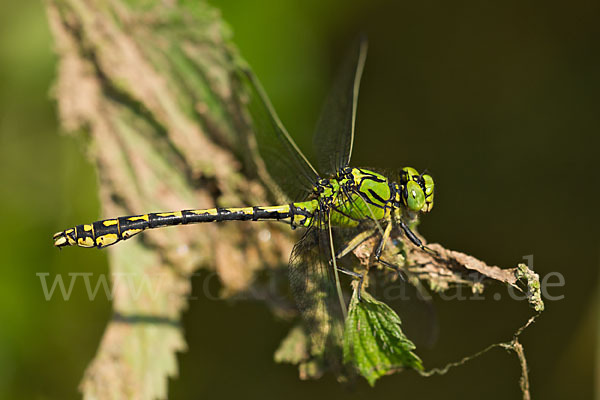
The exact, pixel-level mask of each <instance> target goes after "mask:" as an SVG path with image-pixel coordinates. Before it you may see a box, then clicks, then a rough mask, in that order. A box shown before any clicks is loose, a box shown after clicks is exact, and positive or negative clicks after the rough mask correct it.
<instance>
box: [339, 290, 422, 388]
mask: <svg viewBox="0 0 600 400" xmlns="http://www.w3.org/2000/svg"><path fill="white" fill-rule="evenodd" d="M361 296H362V300H360V301H359V300H358V296H357V292H356V291H355V292H354V295H353V297H352V301H351V302H350V309H349V310H348V317H347V318H346V327H345V331H344V362H345V363H349V364H352V365H354V367H356V368H357V369H358V371H359V372H360V374H361V375H362V376H363V377H365V379H366V380H367V381H368V382H369V384H370V385H371V386H373V385H374V384H375V381H376V380H377V379H379V378H380V377H382V376H383V375H387V374H390V373H393V372H396V371H398V370H401V369H405V368H411V369H415V370H418V371H422V370H423V364H422V362H421V359H420V358H419V357H418V356H417V355H416V354H415V353H413V351H412V350H414V349H415V345H414V344H413V343H412V342H411V341H410V340H409V339H408V338H407V337H406V336H405V335H404V333H403V332H402V329H400V325H401V321H400V317H398V314H396V313H395V312H394V310H392V309H391V308H390V307H388V306H387V305H386V304H384V303H382V302H380V301H377V300H376V299H375V298H373V297H372V296H371V295H369V294H368V293H367V292H366V291H362V293H361Z"/></svg>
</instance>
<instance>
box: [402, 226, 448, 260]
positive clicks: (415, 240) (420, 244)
mask: <svg viewBox="0 0 600 400" xmlns="http://www.w3.org/2000/svg"><path fill="white" fill-rule="evenodd" d="M400 227H401V228H402V230H403V231H404V233H405V234H406V237H407V238H408V240H410V241H411V242H413V244H414V245H415V246H417V247H419V248H420V249H421V250H423V251H425V252H427V253H429V254H431V255H434V256H438V255H439V254H438V253H437V251H434V250H431V249H430V248H429V247H427V246H425V245H424V244H423V242H422V241H421V239H419V238H418V237H417V235H415V234H414V232H413V231H411V230H410V228H409V227H408V225H406V224H405V223H404V221H402V220H400Z"/></svg>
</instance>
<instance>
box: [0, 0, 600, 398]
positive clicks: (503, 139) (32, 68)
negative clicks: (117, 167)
mask: <svg viewBox="0 0 600 400" xmlns="http://www.w3.org/2000/svg"><path fill="white" fill-rule="evenodd" d="M211 4H213V5H214V6H216V7H218V8H220V9H222V12H223V16H224V18H225V20H226V21H228V22H229V24H230V25H231V27H232V29H233V30H234V32H235V42H236V44H237V45H238V46H239V48H240V50H241V52H242V54H243V55H244V56H245V57H246V59H247V60H248V61H249V62H250V64H251V65H252V66H253V67H254V69H255V71H256V73H257V75H258V76H259V77H260V79H261V80H262V81H263V83H264V85H265V87H266V90H267V92H268V93H269V95H270V97H271V99H272V101H273V103H274V104H275V107H276V109H277V110H278V112H279V115H280V116H281V118H282V120H283V121H284V123H285V124H286V126H287V127H288V129H289V130H290V132H291V133H292V135H293V136H294V137H295V138H297V139H298V142H299V144H300V147H302V148H304V149H310V148H311V137H310V136H311V131H312V128H313V126H314V121H315V120H316V117H317V114H318V111H319V108H320V104H321V100H322V98H323V96H324V95H325V93H326V91H327V88H328V82H330V79H331V76H332V74H333V71H334V70H335V66H336V62H337V60H338V59H339V57H340V55H341V54H342V53H343V51H344V50H345V48H346V46H347V45H348V44H349V43H350V41H351V40H352V39H353V38H354V37H355V34H356V32H358V31H363V32H366V33H367V35H368V37H369V42H370V49H369V57H368V60H367V65H366V70H365V75H364V78H363V85H362V89H361V96H360V101H359V110H358V121H357V124H358V125H357V136H356V143H355V151H354V156H353V160H352V161H353V165H360V166H377V167H383V168H398V167H401V166H404V165H412V166H414V167H416V168H418V169H425V168H427V169H428V170H429V171H430V172H431V174H432V175H433V176H434V178H435V180H436V190H437V192H436V206H435V208H434V210H433V212H432V213H431V214H430V215H427V216H426V217H425V218H424V219H423V223H422V225H421V228H420V231H421V232H422V233H423V234H424V235H425V237H427V238H428V240H430V241H434V242H440V243H443V244H444V245H446V246H447V247H449V248H452V249H456V250H461V251H464V252H466V253H469V254H472V255H474V256H476V257H478V258H481V259H483V260H485V261H487V262H489V263H491V264H497V265H500V266H502V267H512V266H514V265H516V264H517V263H518V262H521V261H523V257H526V256H528V255H533V257H534V259H533V260H534V261H533V262H534V267H535V270H536V271H537V272H538V273H540V274H541V275H544V274H547V273H550V272H553V271H558V272H560V273H561V274H562V275H563V276H564V279H565V285H564V287H552V288H550V289H549V293H550V294H551V295H555V296H558V295H564V299H563V300H561V301H547V304H546V307H547V310H546V312H545V313H544V314H543V315H542V317H541V318H540V319H539V320H538V322H537V323H536V324H535V325H534V326H533V327H531V328H530V329H529V330H528V331H527V332H526V333H525V334H524V336H523V337H522V342H523V344H524V345H525V350H526V354H527V357H528V361H529V367H530V379H531V385H532V388H531V389H532V394H533V396H534V398H538V399H562V398H567V397H568V398H576V399H586V398H592V397H593V394H594V386H595V382H596V381H597V372H595V369H594V364H595V358H596V354H597V344H596V339H597V327H598V322H597V314H598V306H597V300H598V266H599V258H600V251H599V237H600V235H599V228H598V226H599V224H598V223H599V222H600V221H599V218H598V211H597V210H598V200H599V196H598V194H599V189H598V187H599V185H598V184H599V179H598V172H600V171H599V168H598V166H599V164H598V153H599V140H598V137H599V134H600V130H599V128H600V112H599V111H600V100H599V99H600V96H599V93H600V78H599V71H600V51H598V43H600V24H599V23H598V20H599V19H598V17H599V16H600V3H598V2H594V1H581V0H576V1H573V2H569V3H568V6H567V3H564V2H557V1H556V2H539V1H534V2H522V1H516V0H510V1H505V2H478V1H471V2H460V1H459V2H443V1H434V2H400V1H383V0H372V1H362V2H361V1H348V0H345V1H341V0H335V1H331V0H330V1H326V2H325V1H316V0H287V1H267V0H259V1H249V0H236V1H226V0H213V1H212V2H211ZM55 63H56V58H55V56H54V55H53V53H52V42H51V37H50V33H49V29H48V26H47V22H46V17H45V13H44V8H43V4H42V3H39V2H2V3H1V4H0V166H1V167H0V178H1V179H0V181H1V183H2V196H0V221H1V223H2V229H1V230H0V235H1V236H0V246H1V250H2V260H3V265H2V272H3V274H2V279H0V398H2V399H22V398H31V399H72V398H78V397H79V394H78V391H77V385H78V382H79V381H80V379H81V377H82V373H83V371H84V369H85V367H86V365H87V364H88V363H89V361H90V360H91V358H92V357H93V356H94V353H95V349H96V347H97V345H98V342H99V340H100V338H101V335H102V332H103V329H104V327H105V324H106V322H107V319H108V318H109V315H110V304H109V303H108V301H107V300H106V299H104V298H103V297H102V296H99V297H98V298H97V299H96V300H94V301H90V300H88V298H87V295H86V293H85V288H84V287H83V285H75V288H74V290H73V294H72V297H71V300H70V301H64V300H62V299H61V298H59V297H58V296H55V297H54V298H53V300H52V301H48V302H47V301H45V300H44V295H43V292H42V289H41V285H40V279H39V278H38V277H37V276H36V273H38V272H44V273H50V276H51V277H53V276H54V275H55V274H57V273H63V274H66V273H68V272H72V271H77V272H85V271H88V272H93V273H94V274H100V273H107V259H106V256H105V254H103V253H102V252H96V251H77V250H75V251H66V252H58V251H56V250H55V249H54V248H53V247H52V242H51V239H50V237H51V236H50V235H51V234H52V233H54V232H55V231H57V230H59V229H62V228H64V227H65V226H69V225H73V224H74V223H76V222H85V221H90V220H93V219H96V218H97V217H99V215H98V214H99V212H98V210H99V204H98V200H97V198H96V176H95V173H94V170H93V168H92V166H91V165H90V164H89V163H88V162H87V161H86V159H85V156H84V154H83V153H82V148H83V146H82V145H81V143H79V142H78V141H76V140H73V139H71V138H67V137H65V136H60V135H59V128H58V126H57V116H56V110H55V103H54V102H53V100H52V99H51V96H50V93H51V87H52V82H53V79H54V73H55ZM140 211H143V210H140ZM553 282H556V280H554V281H553ZM200 289H201V288H199V287H195V289H194V290H195V292H196V294H197V295H198V296H199V297H200V299H199V300H196V301H192V302H191V305H190V309H189V310H188V311H187V313H186V314H185V316H184V326H185V330H186V338H187V340H188V343H189V346H190V350H189V351H188V352H187V353H185V354H182V355H180V356H179V360H180V367H181V371H180V378H179V379H177V380H174V381H172V382H171V387H170V393H171V396H170V397H171V398H177V399H179V398H200V397H215V396H216V397H217V398H232V397H233V396H237V397H239V396H243V398H245V399H253V398H261V399H264V398H280V397H282V396H286V398H288V399H293V398H294V399H295V398H298V399H305V398H332V396H333V397H335V398H337V397H339V396H344V397H346V398H362V397H366V396H369V398H372V399H376V398H393V397H402V398H413V397H417V396H418V397H419V398H441V397H444V398H461V399H481V398H487V399H507V398H519V396H520V395H519V390H518V385H517V381H518V377H519V373H520V371H519V367H518V363H517V360H516V358H514V357H513V356H509V355H507V354H504V353H503V352H502V351H498V350H496V351H493V352H491V353H489V354H487V355H485V356H483V357H482V358H479V359H477V360H475V361H473V362H471V363H469V364H467V365H466V366H463V367H460V368H457V369H454V370H451V371H450V372H449V373H448V374H447V375H445V376H441V377H433V378H429V379H423V378H420V377H418V376H417V375H416V374H414V373H410V372H407V373H403V374H399V375H394V376H391V377H386V378H383V379H382V380H381V381H380V382H378V384H377V386H376V387H375V388H374V389H371V388H369V387H368V385H367V384H366V383H365V382H364V381H361V382H358V384H357V385H356V386H355V387H354V388H353V389H351V390H347V389H345V388H343V387H341V386H339V385H337V384H336V383H335V382H334V379H333V378H332V377H330V376H327V377H325V378H323V379H321V380H320V381H316V382H301V381H299V380H298V378H297V371H296V369H295V368H294V367H291V366H288V365H278V364H275V363H274V362H273V360H272V358H273V356H272V355H273V352H274V350H275V349H276V347H277V345H278V343H279V341H280V340H281V339H282V337H283V336H284V335H285V333H286V331H287V329H288V328H289V326H288V324H287V323H284V322H282V321H278V320H276V319H274V318H273V316H272V315H271V314H270V313H269V311H268V310H267V309H266V308H265V307H264V306H262V305H261V304H258V303H238V304H227V303H223V302H215V301H210V300H208V299H206V298H205V297H203V296H202V294H201V293H200V292H201V290H200ZM493 292H494V291H492V292H491V293H493ZM496 292H497V293H500V294H501V295H502V296H503V298H504V299H503V300H502V301H495V300H493V299H492V296H486V300H483V301H468V302H467V301H462V302H460V301H442V300H440V299H437V300H436V301H435V303H436V308H437V313H438V316H437V318H438V321H439V329H440V331H439V340H438V341H437V343H436V344H435V345H434V346H433V347H431V348H425V347H422V348H418V349H417V350H418V353H419V354H420V355H421V356H422V357H423V359H424V362H425V364H426V366H429V367H434V366H441V365H444V364H445V363H447V362H449V361H454V360H456V359H459V358H461V357H462V356H464V355H467V354H470V353H473V352H475V351H477V350H479V349H481V348H483V347H485V346H486V345H487V344H490V343H492V342H496V341H504V340H507V339H509V338H510V336H511V334H512V332H513V331H514V330H515V328H516V327H518V326H519V325H520V323H521V322H522V321H524V320H525V319H526V318H527V316H528V315H529V310H528V309H527V307H526V305H525V304H524V303H515V302H514V301H510V300H508V299H507V296H506V291H505V290H504V289H502V288H498V290H496ZM207 326H210V327H218V329H214V328H212V329H206V327H207ZM407 329H408V327H407ZM417 342H418V340H417ZM392 396H393V397H392Z"/></svg>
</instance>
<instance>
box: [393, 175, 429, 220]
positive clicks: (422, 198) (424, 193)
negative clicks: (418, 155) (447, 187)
mask: <svg viewBox="0 0 600 400" xmlns="http://www.w3.org/2000/svg"><path fill="white" fill-rule="evenodd" d="M433 188H434V184H433V178H432V177H431V176H430V175H428V174H424V173H423V174H419V173H418V172H417V170H416V169H414V168H411V167H405V168H402V171H400V189H401V193H400V195H401V198H402V203H403V204H404V205H405V206H406V207H408V209H409V210H411V211H414V212H419V211H422V212H429V211H431V209H432V208H433Z"/></svg>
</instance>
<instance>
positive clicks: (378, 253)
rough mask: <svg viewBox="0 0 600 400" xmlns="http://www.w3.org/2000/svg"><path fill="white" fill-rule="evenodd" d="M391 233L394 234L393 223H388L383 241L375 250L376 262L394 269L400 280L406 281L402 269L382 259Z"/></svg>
mask: <svg viewBox="0 0 600 400" xmlns="http://www.w3.org/2000/svg"><path fill="white" fill-rule="evenodd" d="M391 232H392V223H391V221H388V224H387V225H386V227H385V230H384V231H383V236H382V237H381V241H380V242H379V245H377V249H376V250H375V261H377V262H378V263H381V264H382V265H384V266H386V267H388V268H390V269H393V270H394V271H396V273H397V274H398V276H399V277H400V279H402V280H406V277H405V276H404V272H403V271H402V270H401V269H400V267H398V266H397V265H394V264H392V263H390V262H388V261H385V260H384V259H382V258H381V253H382V252H383V249H384V248H385V244H386V243H387V241H388V239H389V238H390V234H391ZM411 233H412V232H411ZM413 235H414V234H413Z"/></svg>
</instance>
